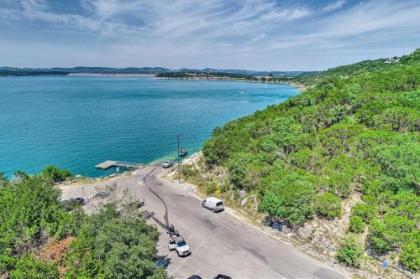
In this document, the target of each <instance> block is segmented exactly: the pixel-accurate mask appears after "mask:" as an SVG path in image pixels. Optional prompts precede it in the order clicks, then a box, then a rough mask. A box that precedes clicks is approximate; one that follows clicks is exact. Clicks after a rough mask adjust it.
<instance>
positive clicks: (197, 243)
mask: <svg viewBox="0 0 420 279" xmlns="http://www.w3.org/2000/svg"><path fill="white" fill-rule="evenodd" d="M160 172H161V169H160V167H156V166H147V167H145V168H142V169H138V170H136V171H135V172H133V173H132V175H129V176H123V177H117V178H114V179H112V180H110V181H107V182H98V183H92V184H88V185H66V186H62V187H61V189H62V196H63V199H68V198H76V197H79V196H83V197H85V198H87V203H86V205H85V208H86V210H87V211H93V210H96V209H98V208H99V207H100V206H101V205H102V203H103V202H104V201H103V200H102V201H101V200H100V199H89V197H93V196H94V195H95V193H96V192H98V191H103V190H104V189H109V190H110V192H111V194H110V196H109V197H107V198H106V199H105V201H106V200H119V199H127V200H138V201H144V202H145V203H144V208H145V210H148V211H150V212H153V213H154V214H153V218H150V219H149V220H150V222H151V223H152V224H154V225H156V226H157V228H158V229H159V231H160V232H161V237H160V239H159V242H158V251H159V255H160V256H162V257H167V258H168V259H169V265H168V267H167V273H168V275H169V276H172V277H173V278H188V277H189V276H191V275H194V274H196V275H200V276H201V277H202V278H214V276H216V275H217V274H226V275H229V276H231V277H232V278H241V279H242V278H243V279H246V278H267V279H270V278H323V279H324V278H325V279H329V278H346V275H344V274H342V273H340V272H338V271H336V270H334V268H333V267H330V266H327V265H326V264H324V263H321V262H319V261H317V260H315V259H313V258H311V257H309V256H307V255H305V254H303V253H302V252H300V251H298V250H297V249H296V248H294V247H292V246H291V245H289V244H286V243H283V242H281V241H279V240H277V239H274V238H272V237H271V236H269V235H266V234H264V233H263V232H261V231H259V230H258V229H256V228H254V227H252V226H250V225H248V224H246V223H244V222H243V221H241V220H239V219H237V218H236V217H234V216H232V215H230V214H229V210H227V211H224V212H220V213H213V212H212V211H210V210H207V209H204V208H202V206H201V200H199V199H198V198H197V196H196V195H195V193H194V188H193V187H191V186H189V185H178V183H174V182H170V181H167V180H165V179H162V178H161V177H160ZM166 221H168V222H169V223H171V224H173V225H174V226H175V228H176V229H177V230H179V232H180V234H181V235H182V237H183V238H184V239H185V240H186V242H187V243H188V244H189V246H190V248H191V252H192V253H191V255H190V256H188V257H182V258H181V257H178V256H177V254H176V252H174V251H171V252H170V251H169V250H168V240H169V237H168V235H167V233H166V228H165V227H164V226H165V224H166Z"/></svg>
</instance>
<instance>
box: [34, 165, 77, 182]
mask: <svg viewBox="0 0 420 279" xmlns="http://www.w3.org/2000/svg"><path fill="white" fill-rule="evenodd" d="M41 175H42V176H44V177H48V178H50V179H51V180H52V181H54V182H62V181H64V180H66V179H68V178H70V177H72V174H71V172H69V171H68V170H62V169H59V168H57V167H55V166H48V167H46V168H44V169H43V170H42V172H41Z"/></svg>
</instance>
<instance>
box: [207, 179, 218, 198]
mask: <svg viewBox="0 0 420 279" xmlns="http://www.w3.org/2000/svg"><path fill="white" fill-rule="evenodd" d="M216 190H217V184H216V183H215V182H213V181H212V182H209V183H207V185H206V194H207V195H209V194H213V193H214V192H216Z"/></svg>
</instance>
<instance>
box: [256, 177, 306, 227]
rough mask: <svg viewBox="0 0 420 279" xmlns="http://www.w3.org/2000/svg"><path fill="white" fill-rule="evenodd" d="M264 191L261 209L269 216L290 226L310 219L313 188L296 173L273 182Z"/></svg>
mask: <svg viewBox="0 0 420 279" xmlns="http://www.w3.org/2000/svg"><path fill="white" fill-rule="evenodd" d="M267 188H268V189H267V190H266V191H265V193H264V196H263V200H262V203H261V209H262V210H264V211H266V212H268V214H270V215H271V216H275V217H279V218H281V219H283V220H285V221H287V222H288V223H289V224H290V225H292V226H294V225H302V224H303V223H304V222H305V221H306V220H308V219H310V218H312V216H313V214H314V210H313V208H312V206H311V204H312V200H313V196H314V186H313V184H312V183H311V182H309V181H306V180H304V177H301V176H300V175H299V174H297V173H292V174H289V175H284V176H283V177H282V179H281V180H278V181H277V180H276V181H273V182H272V183H271V184H270V185H269V186H268V187H267Z"/></svg>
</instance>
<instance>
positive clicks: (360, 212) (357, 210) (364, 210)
mask: <svg viewBox="0 0 420 279" xmlns="http://www.w3.org/2000/svg"><path fill="white" fill-rule="evenodd" d="M351 211H352V212H351V216H359V217H360V218H362V219H363V221H364V222H365V223H367V224H369V222H370V220H371V219H372V217H373V216H374V213H375V211H374V209H373V207H372V206H368V205H367V204H364V203H358V204H356V205H355V206H353V208H352V209H351Z"/></svg>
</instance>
